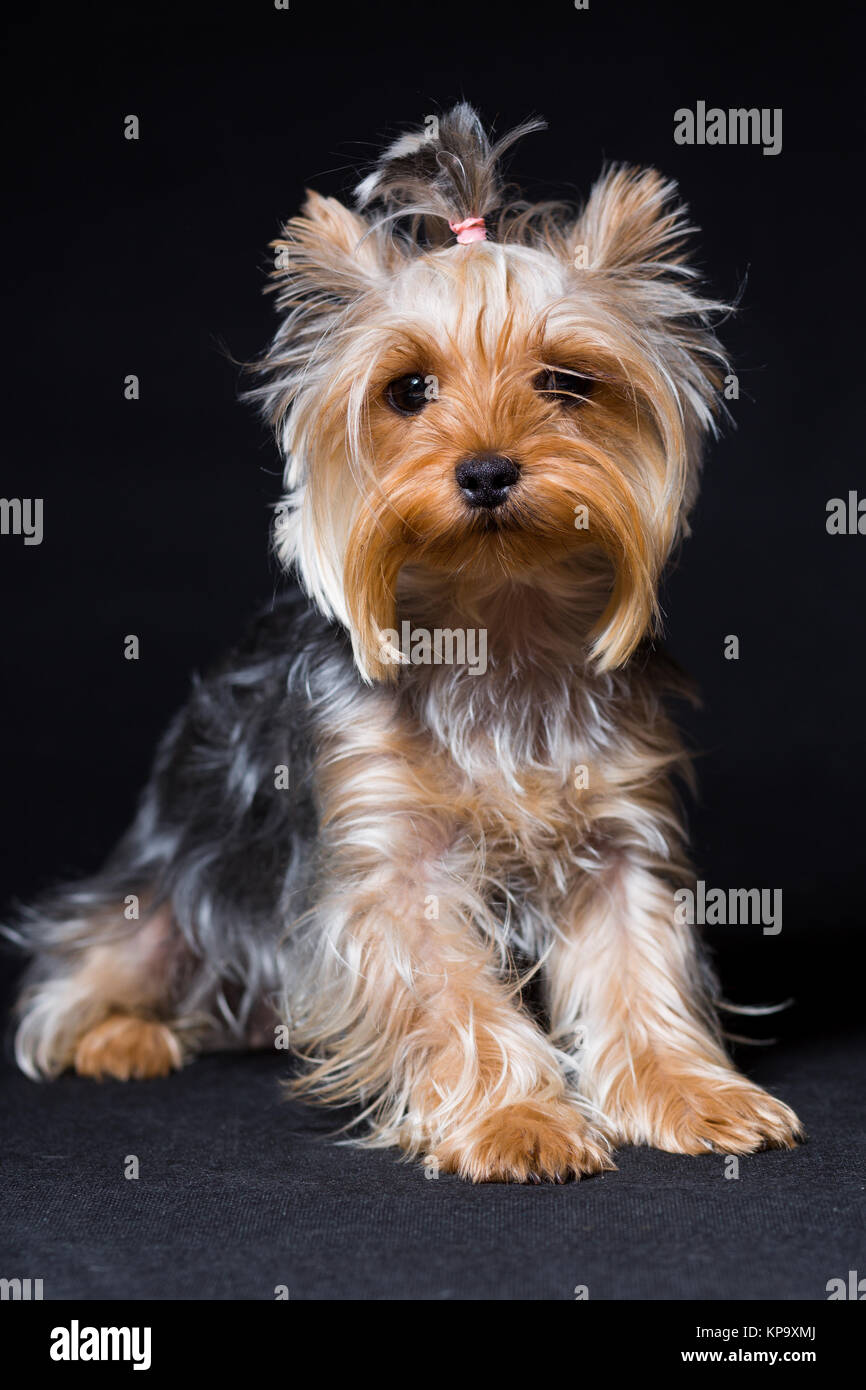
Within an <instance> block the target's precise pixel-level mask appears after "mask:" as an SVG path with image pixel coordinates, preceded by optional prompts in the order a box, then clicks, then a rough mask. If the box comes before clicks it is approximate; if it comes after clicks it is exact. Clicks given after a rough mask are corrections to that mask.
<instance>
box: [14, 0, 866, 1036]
mask: <svg viewBox="0 0 866 1390" xmlns="http://www.w3.org/2000/svg"><path fill="white" fill-rule="evenodd" d="M853 11H854V7H853V6H852V7H848V6H822V7H804V8H803V9H802V12H801V17H800V16H798V15H797V13H796V12H795V11H794V10H792V8H791V7H789V6H783V5H762V6H760V7H758V6H756V5H754V4H749V5H739V4H736V3H734V4H731V3H728V4H725V5H716V6H712V7H696V6H694V4H690V5H682V6H679V5H675V4H669V3H668V4H666V3H658V4H655V3H654V4H640V3H634V0H632V2H631V3H622V0H616V3H614V0H591V8H590V10H589V11H587V12H578V11H576V10H575V9H574V8H573V6H572V5H571V4H570V3H569V0H538V3H536V4H533V5H521V6H517V7H514V8H510V7H506V6H505V5H494V4H492V3H479V4H477V5H475V6H474V7H470V6H467V5H466V4H465V3H464V4H449V3H436V4H435V5H424V4H419V5H413V6H411V7H410V6H406V5H400V6H398V5H397V4H395V3H389V4H379V5H376V4H360V3H359V4H355V5H353V6H351V7H338V6H334V5H322V4H321V3H319V4H315V3H312V0H291V9H290V10H289V11H288V12H279V11H276V10H274V8H273V6H272V5H271V4H269V3H267V0H256V3H249V0H247V2H246V3H242V0H236V3H234V4H229V5H224V6H220V5H217V4H199V5H184V4H180V3H178V4H172V5H161V4H149V5H147V6H141V5H138V6H136V5H129V6H121V5H117V6H112V7H106V8H105V9H100V7H99V6H98V5H95V6H88V7H87V8H86V9H85V8H83V7H70V6H66V7H62V6H60V5H38V4H37V5H34V6H31V7H30V8H29V9H28V11H27V13H26V15H25V14H24V13H23V12H22V13H21V14H20V15H19V17H18V18H17V19H13V20H12V22H11V25H10V35H11V43H10V48H9V52H10V67H9V74H10V75H9V79H8V83H7V88H6V92H7V100H8V102H9V112H8V122H7V125H6V133H5V136H4V142H5V156H6V174H5V179H4V183H5V191H6V194H7V229H8V232H9V237H10V240H9V245H8V248H7V251H6V254H5V256H4V258H3V262H2V264H3V272H4V279H5V288H6V303H7V314H6V327H5V331H4V345H5V348H6V364H5V372H4V382H5V385H6V388H7V390H6V404H5V408H4V412H3V422H2V423H3V433H4V435H5V444H4V462H3V474H2V494H3V495H4V496H7V497H42V498H44V505H45V538H44V541H43V544H42V545H41V546H38V547H35V546H34V547H25V546H24V545H23V543H22V540H21V539H20V538H16V537H12V536H6V537H2V538H0V566H2V575H0V580H2V594H3V642H2V652H3V660H4V665H5V677H4V681H3V691H4V697H5V710H4V717H3V721H2V726H0V769H2V780H3V797H2V806H3V826H2V832H0V895H2V897H3V900H4V901H7V902H8V901H10V900H12V899H14V898H24V899H26V898H27V897H28V896H29V895H31V894H32V893H33V892H34V891H36V890H38V889H40V888H42V887H44V886H46V885H47V884H48V883H50V882H51V881H52V880H53V879H55V878H57V877H58V876H61V875H66V874H69V873H77V872H81V871H89V870H91V869H94V868H95V867H97V865H98V864H99V862H100V861H101V859H102V858H103V856H104V855H105V853H106V852H107V850H108V849H109V847H110V845H111V843H112V842H113V840H114V838H115V837H116V835H117V834H118V833H119V831H120V830H121V829H122V828H123V826H124V825H125V823H126V821H127V820H128V818H129V816H130V814H131V812H132V809H133V805H134V801H135V798H136V795H137V792H138V789H139V787H140V785H141V782H142V781H143V779H144V777H145V776H146V773H147V768H148V764H149V760H150V756H151V753H152V748H153V744H154V740H155V739H156V737H157V736H158V733H159V731H160V730H161V728H162V727H163V726H164V724H165V722H166V720H167V718H168V717H169V715H170V714H171V712H172V711H173V710H174V709H175V707H176V706H177V705H178V704H179V703H180V702H181V701H182V700H183V698H184V695H185V692H186V689H187V686H188V682H189V676H190V673H191V671H193V670H194V669H201V668H202V667H206V666H207V665H208V664H209V663H210V662H211V661H212V660H213V659H214V658H215V657H216V656H217V654H218V653H219V652H221V651H222V650H223V649H224V648H225V647H226V646H227V645H229V644H231V643H232V642H233V641H234V640H235V638H236V637H237V635H238V633H239V631H240V629H241V627H242V625H243V623H244V621H245V619H246V617H247V616H248V615H249V613H250V612H251V611H252V610H253V609H254V608H255V607H256V606H257V605H258V604H259V603H260V602H261V601H262V600H263V599H267V597H268V596H269V595H270V593H271V592H272V591H273V589H274V587H275V585H277V584H278V583H279V582H280V580H279V576H278V575H277V574H276V572H275V569H274V566H273V563H272V562H271V561H270V560H269V558H268V554H267V537H268V508H269V505H270V504H271V503H272V502H273V501H274V500H275V498H276V497H277V495H278V488H279V461H278V458H277V454H276V451H275V449H274V447H273V444H272V441H271V439H270V437H269V435H268V434H267V432H266V430H265V429H264V428H263V427H262V426H261V425H260V423H259V422H258V420H257V419H256V417H255V415H254V414H253V412H252V410H251V409H250V407H249V406H246V405H242V404H239V403H238V400H237V396H238V392H239V389H240V387H241V385H242V382H241V374H240V372H239V369H238V366H237V365H236V364H237V363H238V362H242V361H244V360H248V359H250V358H251V357H253V356H255V355H256V354H257V353H258V352H259V351H260V350H261V349H262V348H263V346H264V345H265V343H266V340H267V338H268V336H269V334H270V332H271V331H272V327H273V323H272V312H273V311H272V307H271V304H270V302H269V301H268V300H267V299H266V298H264V297H263V295H262V293H261V291H262V289H263V286H264V284H265V271H266V268H267V253H266V249H265V248H266V246H267V242H268V241H269V240H270V238H271V237H272V236H273V235H275V234H276V232H277V230H278V226H279V223H280V221H281V219H284V218H285V217H287V216H289V215H291V214H292V213H293V212H294V211H295V210H296V209H297V207H298V204H299V201H300V199H301V196H302V191H303V188H304V186H305V185H311V186H314V187H315V188H317V189H319V190H320V191H322V192H325V193H334V194H340V193H347V192H348V190H349V189H351V187H352V186H353V184H354V182H355V181H356V178H355V176H356V172H357V170H358V169H359V168H363V167H364V165H365V164H366V163H367V162H368V161H369V159H370V158H371V157H372V156H373V154H374V153H375V151H376V150H377V148H378V147H379V146H380V144H381V141H382V138H383V137H385V136H390V135H393V134H394V132H395V131H396V130H398V129H400V128H402V127H404V126H407V125H412V124H416V123H418V122H420V121H421V120H422V119H423V116H424V115H425V114H426V113H428V112H432V111H435V110H437V109H440V108H441V107H443V106H446V105H448V104H449V103H450V102H451V101H453V100H454V99H457V98H460V97H461V96H465V97H466V98H467V99H469V100H471V101H473V102H474V103H475V104H477V105H478V106H479V107H480V109H481V111H482V113H483V114H484V116H485V118H486V119H487V120H495V121H496V124H497V128H498V129H500V130H502V129H505V128H506V127H507V126H509V125H511V124H513V123H515V122H516V121H518V120H520V119H521V118H523V117H525V116H526V115H528V114H532V113H540V114H542V115H544V116H545V117H546V118H547V120H548V122H549V127H550V128H549V131H548V132H546V133H544V134H540V135H534V136H532V137H528V138H527V139H526V140H525V141H524V142H522V144H521V145H520V146H519V147H518V149H517V150H516V152H515V154H514V157H513V160H512V163H511V174H512V176H513V177H514V179H515V180H516V181H518V182H520V183H522V184H523V185H524V187H525V189H526V191H527V192H528V193H529V194H530V195H532V196H539V197H541V196H562V195H565V196H570V195H573V196H578V195H581V194H585V193H586V192H587V191H588V188H589V186H590V184H591V182H592V179H593V178H594V176H595V175H596V174H597V172H598V170H599V168H600V166H601V163H602V161H603V160H604V159H624V160H628V161H631V162H637V163H653V164H656V165H657V166H658V167H659V168H660V169H662V170H663V171H664V172H665V173H667V174H670V175H673V176H675V177H676V178H677V179H678V180H679V181H680V184H681V188H682V191H683V194H684V196H685V197H686V199H687V200H688V202H689V203H690V205H691V208H692V212H693V216H694V219H695V221H696V222H697V224H698V225H699V226H700V227H701V229H702V234H701V239H700V248H701V250H700V259H701V263H702V264H703V266H704V267H705V269H706V271H707V275H708V278H709V282H710V284H711V286H712V288H713V290H714V291H715V293H717V294H719V295H721V296H727V297H729V298H730V297H733V296H734V295H736V294H737V293H738V291H740V290H741V289H742V290H743V295H742V304H741V309H740V312H739V314H738V316H737V317H736V319H735V320H733V321H731V322H730V323H729V324H728V325H727V327H726V329H725V330H724V337H725V340H726V343H727V345H728V347H729V349H730V351H731V353H732V356H733V359H734V362H735V365H736V369H737V371H738V374H739V379H740V385H741V398H740V400H739V401H738V402H733V403H732V411H733V415H734V419H735V422H736V429H735V430H733V431H729V432H728V434H727V435H726V437H725V438H724V439H723V440H722V441H721V442H720V443H719V444H718V445H716V446H715V447H714V448H712V450H711V452H710V455H709V458H708V462H707V467H706V473H705V482H704V490H703V494H702V498H701V501H700V503H699V506H698V510H697V513H696V516H695V518H694V535H693V538H692V539H691V540H690V541H689V542H688V543H687V545H686V547H685V549H684V551H683V553H682V556H681V559H680V562H679V565H678V567H677V569H676V571H675V573H674V574H673V575H672V576H671V578H670V581H669V583H668V585H667V589H666V595H665V610H666V613H667V640H668V645H669V646H670V648H671V650H672V651H673V653H674V654H675V656H676V657H677V659H678V660H679V661H680V662H681V663H682V664H683V665H684V666H685V667H686V668H687V669H688V670H689V671H690V672H691V673H692V674H693V675H694V676H695V677H696V679H697V681H698V683H699V685H700V687H701V689H702V692H703V697H704V707H703V709H702V710H701V711H700V712H698V713H696V714H693V715H689V716H687V719H686V722H687V724H688V728H689V734H690V737H691V739H692V742H693V744H694V746H695V747H696V749H697V750H698V751H699V754H700V757H699V777H700V799H699V801H698V802H697V804H695V805H694V806H693V808H692V824H693V829H694V844H695V854H696V861H697V864H698V868H699V872H700V873H701V875H702V876H703V877H704V878H705V879H706V881H707V882H708V884H710V885H712V886H722V887H725V888H728V887H753V886H754V887H767V888H781V889H782V890H783V894H784V927H783V931H782V933H781V935H780V936H777V937H764V936H763V935H762V934H761V932H760V928H754V927H753V928H746V929H733V928H728V929H724V930H719V931H717V932H715V933H714V934H713V944H714V946H715V948H716V950H717V952H718V956H719V964H720V967H721V971H722V975H723V978H724V983H725V986H726V991H727V994H728V995H729V996H735V997H737V998H739V999H741V1000H748V1001H749V1002H762V1001H768V1000H773V999H781V998H784V997H787V996H788V995H795V996H797V999H798V1001H799V1002H798V1006H797V1008H796V1009H794V1010H792V1011H791V1012H789V1014H788V1015H786V1016H785V1018H784V1019H783V1020H782V1021H781V1022H780V1021H778V1020H775V1021H774V1022H773V1031H774V1032H775V1033H777V1034H778V1033H779V1032H780V1031H781V1032H785V1031H786V1030H787V1031H788V1032H789V1033H791V1031H792V1030H793V1031H799V1032H801V1033H803V1034H807V1035H809V1036H811V1037H817V1036H819V1035H820V1034H821V1033H822V1032H824V1031H829V1030H833V1031H840V1030H841V1031H844V1029H845V1028H846V1027H847V1026H848V1024H849V1023H850V1022H851V1020H852V1015H854V1014H856V1012H857V1009H858V1004H859V999H860V995H861V990H862V983H861V981H862V975H861V973H860V972H861V970H862V964H863V954H862V946H861V935H860V933H859V932H858V931H857V928H858V927H859V924H860V918H861V916H862V901H863V898H862V887H863V879H862V873H861V866H862V858H863V854H862V840H863V819H862V813H861V801H862V786H863V773H864V759H863V742H864V733H863V730H864V714H863V696H862V674H863V633H862V620H861V615H862V609H863V581H862V575H863V566H864V559H866V538H864V537H861V536H856V537H855V536H829V535H828V534H827V532H826V529H825V519H826V503H827V500H828V499H829V498H830V497H835V496H843V497H844V496H846V495H847V493H848V490H849V489H851V488H854V489H857V488H859V489H860V491H861V493H866V474H864V468H863V442H862V433H861V420H860V415H859V413H858V409H857V408H858V406H859V404H860V401H861V399H862V372H863V354H862V352H861V337H862V322H863V313H862V310H863V305H862V292H861V282H862V259H863V252H862V233H861V228H860V224H859V222H858V220H857V213H858V209H859V205H860V184H861V182H862V130H861V129H860V128H858V119H857V110H856V108H857V104H858V102H859V99H860V97H861V95H862V82H861V78H860V76H859V74H857V73H856V72H855V69H854V61H855V59H856V54H857V52H858V51H859V48H858V42H857V36H856V35H855V33H854V30H853ZM698 100H704V101H706V102H707V104H708V105H720V106H723V107H728V106H758V107H782V108H783V110H784V124H783V150H782V153H781V154H780V155H778V156H776V157H766V156H764V155H763V154H762V153H761V150H760V148H755V147H732V148H725V147H716V148H706V147H704V148H697V147H695V148H684V147H680V146H677V145H676V144H675V143H674V141H673V113H674V111H675V110H676V108H678V107H681V106H689V107H692V108H694V105H695V103H696V102H697V101H698ZM128 113H135V114H137V115H138V116H139V117H140V121H141V138H140V140H139V141H138V142H137V143H133V142H128V141H126V140H125V139H124V138H123V118H124V116H125V115H127V114H128ZM127 373H136V374H138V375H139V376H140V379H141V399H140V401H138V402H132V403H130V402H126V401H125V400H124V398H123V379H124V376H125V375H126V374H127ZM127 633H136V634H138V635H139V636H140V639H141V659H140V660H139V661H138V662H128V661H126V660H124V658H123V638H124V635H125V634H127ZM729 633H735V634H737V635H738V636H739V638H740V643H741V656H740V660H739V661H736V662H735V661H726V660H725V659H724V656H723V647H724V638H725V636H726V635H727V634H729ZM762 1027H763V1025H761V1024H758V1025H756V1031H757V1032H760V1031H761V1030H762ZM764 1031H766V1029H764Z"/></svg>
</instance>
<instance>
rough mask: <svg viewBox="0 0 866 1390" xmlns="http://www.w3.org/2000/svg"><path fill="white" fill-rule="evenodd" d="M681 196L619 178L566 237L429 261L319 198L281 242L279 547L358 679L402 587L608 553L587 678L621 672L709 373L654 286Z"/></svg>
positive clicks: (692, 306) (490, 579) (275, 359)
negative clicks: (606, 670)
mask: <svg viewBox="0 0 866 1390" xmlns="http://www.w3.org/2000/svg"><path fill="white" fill-rule="evenodd" d="M669 191H670V190H669V189H667V188H665V186H664V185H662V183H661V180H660V179H659V178H658V176H657V175H655V174H653V173H652V172H651V171H650V172H647V173H645V174H643V175H637V176H635V175H626V174H622V173H620V174H614V175H612V176H609V177H608V179H607V180H605V181H604V182H603V184H602V185H599V186H598V187H597V188H596V190H595V191H594V193H593V195H592V198H591V199H590V202H589V204H588V205H587V208H586V209H585V211H584V213H583V214H582V216H581V217H580V218H579V219H578V220H577V221H576V222H575V224H574V225H573V226H572V227H571V228H558V229H557V228H550V227H548V228H546V229H545V230H544V231H543V232H541V233H538V232H535V233H534V234H533V235H532V236H531V237H527V239H526V241H525V242H524V241H521V240H520V239H515V240H513V241H512V240H506V241H505V242H504V243H500V242H494V241H484V242H478V243H475V244H472V245H447V246H442V247H439V248H436V249H424V248H421V247H418V246H407V245H406V244H405V243H400V242H396V241H394V240H393V239H392V238H391V237H390V236H385V235H383V234H382V233H381V231H379V230H378V229H375V228H374V229H373V230H372V231H371V228H370V224H369V223H367V222H366V221H365V220H364V219H362V218H360V217H358V216H357V215H356V214H354V213H351V212H349V211H348V210H347V209H346V208H344V207H342V206H341V205H340V204H338V203H336V202H334V200H330V199H329V200H323V199H320V198H318V197H316V196H315V195H313V196H312V197H311V198H310V200H309V201H308V203H307V205H306V208H305V215H304V217H303V218H300V219H296V220H295V222H294V223H293V224H291V225H290V228H289V233H290V235H289V238H288V239H287V241H285V242H282V243H278V245H279V246H283V247H286V248H287V250H288V263H289V266H288V282H287V288H286V289H285V290H284V294H283V303H284V305H285V307H286V308H288V309H289V318H288V320H287V326H286V327H285V328H284V331H283V334H282V336H278V339H277V342H276V343H275V346H274V349H273V351H272V354H271V360H270V361H269V363H268V366H269V368H270V370H271V371H272V372H274V373H275V375H276V378H277V383H278V386H279V385H280V384H281V387H282V396H281V397H280V398H279V400H278V402H277V405H278V413H280V414H281V415H283V416H284V426H283V439H284V444H285V447H286V452H287V455H288V457H289V467H288V471H287V476H288V482H289V487H290V494H289V500H288V504H287V509H286V510H285V511H284V513H283V515H282V517H281V518H280V522H279V525H278V534H277V541H278V546H279V548H280V551H281V554H282V557H283V559H284V560H286V561H288V562H295V563H297V564H298V566H299V569H300V572H301V575H302V577H303V579H304V581H305V583H306V585H307V587H308V588H309V590H310V591H311V593H313V595H314V596H315V597H316V598H317V599H318V601H319V603H320V604H321V606H322V607H323V608H324V609H325V610H326V611H329V612H331V613H334V614H335V615H336V616H337V617H338V618H339V619H340V620H341V621H343V622H344V623H346V625H347V627H348V628H349V630H350V631H351V633H352V635H353V640H354V643H355V650H356V655H357V657H358V662H359V666H360V667H361V669H362V671H363V672H364V673H365V674H366V675H369V676H372V677H379V678H385V677H387V676H388V675H390V674H392V673H393V667H390V668H389V667H387V666H386V667H384V668H383V666H382V665H381V662H380V660H379V659H378V657H377V655H376V654H377V652H378V651H379V650H380V649H381V639H380V632H381V630H382V629H387V628H389V627H393V626H394V625H395V617H394V607H395V596H396V593H397V590H398V583H399V578H400V575H401V573H402V572H403V571H404V570H407V569H409V568H411V570H412V572H413V573H414V574H416V575H417V574H418V573H423V572H424V571H427V572H434V571H435V572H437V576H438V579H439V580H440V581H441V579H442V577H443V576H451V577H453V580H454V583H455V584H458V583H459V584H463V583H465V584H467V585H468V586H469V587H470V588H474V589H476V590H477V589H478V588H481V589H488V590H489V589H490V588H492V587H496V586H498V585H500V586H501V585H503V584H508V583H512V584H531V585H534V586H537V587H540V588H543V587H544V586H545V585H546V584H547V583H550V582H551V576H552V575H553V574H554V572H556V573H557V574H558V576H559V577H560V579H561V577H562V574H563V573H568V574H569V575H570V577H571V581H572V582H573V583H574V584H575V585H577V584H579V583H580V575H581V571H582V566H583V564H584V562H586V563H587V564H589V563H590V561H592V563H593V564H594V565H595V567H596V569H597V567H598V556H599V553H601V554H602V555H603V556H604V557H605V558H606V560H607V562H608V566H609V572H610V584H609V601H608V602H607V605H606V607H605V609H604V612H603V613H602V614H601V615H600V617H599V621H598V623H597V625H596V630H595V632H594V647H593V654H594V656H595V658H596V660H597V661H598V663H599V664H600V665H601V666H602V667H610V666H614V665H617V664H619V663H621V662H622V661H624V660H625V659H626V658H627V657H628V655H629V654H630V653H631V652H632V651H633V649H634V647H635V645H636V644H637V642H638V641H639V640H640V638H641V637H642V636H643V635H644V633H645V632H646V630H647V627H648V626H649V624H650V623H651V621H652V618H653V612H654V605H655V592H656V586H657V581H658V577H659V574H660V572H661V569H662V567H663V565H664V563H665V561H666V559H667V557H668V555H669V552H670V549H671V546H672V545H673V543H674V541H675V539H676V537H677V534H678V532H679V530H680V528H681V526H682V524H683V520H684V516H685V512H686V509H687V506H688V504H689V502H690V501H691V497H692V493H693V490H694V488H693V477H692V475H693V473H694V472H695V470H696V468H697V462H698V452H699V440H700V435H701V434H702V432H703V431H704V429H705V428H706V426H707V424H708V422H709V420H710V414H711V411H710V405H709V399H708V398H709V397H710V395H711V393H712V391H713V389H714V380H713V378H714V374H715V370H716V369H715V362H714V359H715V357H716V356H717V354H716V345H715V342H714V340H713V339H712V337H711V335H710V334H709V333H708V331H707V330H706V329H705V328H703V327H702V326H701V325H700V323H699V322H698V320H699V318H700V314H701V311H702V307H703V306H702V305H701V303H700V301H698V300H697V299H696V298H695V297H694V295H693V294H692V293H691V292H690V290H689V288H688V283H687V281H684V279H683V277H682V274H680V277H679V278H678V275H677V271H676V269H675V268H674V267H672V266H671V265H670V263H669V264H668V267H667V268H668V270H671V269H673V271H674V273H673V274H671V275H670V276H669V277H668V278H667V279H664V278H663V277H662V275H661V272H660V266H659V261H658V259H657V257H658V253H659V251H660V250H661V249H664V248H666V247H668V246H669V245H670V242H671V240H672V237H673V234H674V232H675V231H677V230H678V224H677V222H676V218H675V215H674V214H671V213H669V212H667V211H666V203H667V197H668V194H669ZM311 295H312V296H315V300H313V301H312V302H314V303H315V304H316V312H317V313H318V315H319V316H320V321H319V322H318V323H316V322H315V321H314V319H315V315H312V314H311V310H310V304H311ZM314 335H315V341H313V338H314ZM299 345H300V349H299ZM281 374H282V375H281ZM287 383H288V386H287ZM289 405H291V413H290V414H288V415H286V414H285V412H286V411H287V409H288V407H289Z"/></svg>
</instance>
